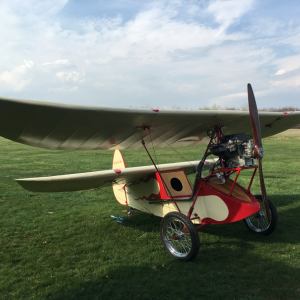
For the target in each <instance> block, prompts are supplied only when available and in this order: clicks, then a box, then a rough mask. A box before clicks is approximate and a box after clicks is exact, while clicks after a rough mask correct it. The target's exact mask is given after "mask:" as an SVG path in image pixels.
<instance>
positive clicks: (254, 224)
mask: <svg viewBox="0 0 300 300" xmlns="http://www.w3.org/2000/svg"><path fill="white" fill-rule="evenodd" d="M255 198H256V199H257V201H258V202H259V204H260V211H259V212H257V213H256V214H254V215H252V216H250V217H248V218H246V219H244V223H245V225H246V227H247V228H248V229H249V230H250V231H251V232H253V233H256V234H260V235H269V234H271V233H272V232H273V231H274V230H275V228H276V226H277V223H278V213H277V209H276V207H275V205H274V204H273V202H272V201H271V200H269V199H268V201H269V213H270V222H268V219H267V216H266V213H265V208H264V203H263V198H262V196H261V195H255Z"/></svg>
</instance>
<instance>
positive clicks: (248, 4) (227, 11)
mask: <svg viewBox="0 0 300 300" xmlns="http://www.w3.org/2000/svg"><path fill="white" fill-rule="evenodd" d="M253 4H254V1H253V0H243V1H240V0H226V1H224V0H216V1H213V2H212V3H210V4H209V6H208V7H207V9H206V11H207V12H209V13H211V14H213V15H214V18H215V20H216V21H217V22H218V23H220V24H221V25H222V27H221V28H222V29H226V28H227V27H228V26H229V25H231V24H232V23H234V22H236V21H238V20H239V18H240V17H241V16H242V15H244V14H245V13H247V12H248V11H249V10H251V9H252V7H253Z"/></svg>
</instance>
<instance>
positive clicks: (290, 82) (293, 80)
mask: <svg viewBox="0 0 300 300" xmlns="http://www.w3.org/2000/svg"><path fill="white" fill-rule="evenodd" d="M271 83H272V85H274V86H276V87H299V86H300V75H297V76H293V77H290V78H285V79H282V80H277V81H271Z"/></svg>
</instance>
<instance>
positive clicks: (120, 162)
mask: <svg viewBox="0 0 300 300" xmlns="http://www.w3.org/2000/svg"><path fill="white" fill-rule="evenodd" d="M124 168H126V164H125V161H124V157H123V155H122V153H121V151H120V150H119V149H116V150H115V152H114V157H113V162H112V169H113V170H115V172H116V173H118V171H119V170H120V169H124ZM112 189H113V192H114V195H115V198H116V200H117V201H118V202H119V203H120V204H122V205H128V203H127V195H126V182H125V181H124V180H120V181H117V182H115V183H112Z"/></svg>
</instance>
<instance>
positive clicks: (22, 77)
mask: <svg viewBox="0 0 300 300" xmlns="http://www.w3.org/2000/svg"><path fill="white" fill-rule="evenodd" d="M33 67H34V63H33V61H30V60H24V64H23V65H21V66H18V67H15V68H13V69H12V70H11V71H4V72H3V73H2V74H1V75H0V82H1V81H2V83H5V84H6V85H8V86H9V87H11V88H12V89H13V90H14V91H20V90H22V89H24V88H25V87H26V86H27V85H28V84H29V83H30V81H31V78H30V74H28V73H29V70H30V69H32V68H33Z"/></svg>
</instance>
